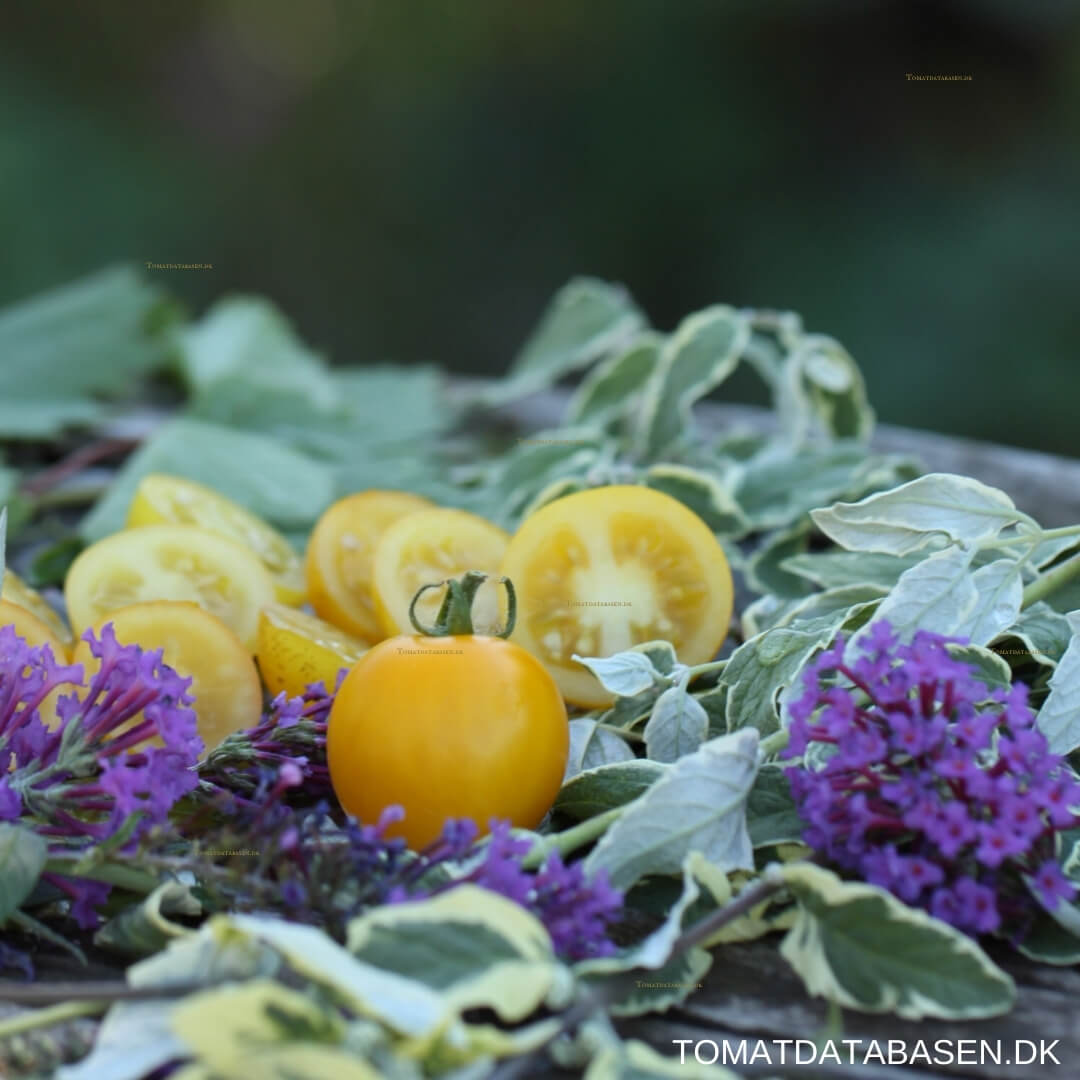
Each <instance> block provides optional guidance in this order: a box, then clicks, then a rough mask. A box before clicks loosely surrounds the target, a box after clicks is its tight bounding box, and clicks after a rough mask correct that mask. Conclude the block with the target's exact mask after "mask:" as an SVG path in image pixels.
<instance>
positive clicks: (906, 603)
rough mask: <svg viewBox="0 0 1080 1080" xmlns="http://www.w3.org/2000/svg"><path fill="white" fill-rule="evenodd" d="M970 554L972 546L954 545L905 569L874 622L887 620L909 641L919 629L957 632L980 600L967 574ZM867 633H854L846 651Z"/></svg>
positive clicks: (853, 647)
mask: <svg viewBox="0 0 1080 1080" xmlns="http://www.w3.org/2000/svg"><path fill="white" fill-rule="evenodd" d="M973 555H974V550H973V549H972V548H965V547H962V546H960V545H954V546H952V547H947V548H945V549H944V550H943V551H937V552H935V553H934V554H933V555H931V556H929V557H928V558H926V559H923V561H922V562H920V563H917V564H916V565H915V566H913V567H912V568H911V569H910V570H905V571H904V573H903V574H901V575H900V580H899V581H898V582H897V583H896V585H895V586H894V587H893V590H892V592H890V593H889V595H888V596H887V597H885V599H884V600H883V601H882V602H881V604H880V605H879V607H878V609H877V612H876V614H875V621H876V620H877V619H887V620H888V621H889V623H890V624H891V625H892V628H893V630H894V631H895V632H896V634H897V635H898V636H899V638H900V640H901V641H910V640H911V639H912V637H913V636H914V635H915V632H916V631H918V630H929V631H933V632H934V633H938V634H945V635H955V634H957V633H958V632H959V631H960V629H961V628H962V627H964V626H965V625H966V624H967V621H968V619H969V618H970V617H971V614H972V612H974V610H975V607H976V604H977V603H978V600H979V594H978V591H977V590H976V588H975V583H974V582H973V581H972V574H971V573H970V568H971V560H972V557H973ZM867 632H868V631H867V629H864V630H862V631H860V632H859V633H857V634H856V635H855V636H854V637H853V638H852V639H851V641H850V642H849V650H854V649H855V647H856V644H857V642H859V641H860V640H861V639H862V637H863V636H864V635H865V634H866V633H867Z"/></svg>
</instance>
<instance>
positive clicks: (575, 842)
mask: <svg viewBox="0 0 1080 1080" xmlns="http://www.w3.org/2000/svg"><path fill="white" fill-rule="evenodd" d="M627 805H629V804H627ZM625 809H626V807H625V806H616V807H613V808H612V809H611V810H606V811H605V812H604V813H602V814H597V815H596V817H591V818H588V819H587V820H585V821H582V822H581V823H580V824H578V825H575V826H574V827H573V828H572V829H566V830H564V831H563V832H561V833H555V834H554V835H553V836H546V837H544V839H543V840H541V841H540V842H539V843H537V844H534V845H533V849H532V851H530V852H529V854H528V855H526V856H525V857H524V858H523V859H522V860H521V865H522V867H523V868H524V869H525V870H538V869H539V868H540V867H541V866H542V865H543V864H544V860H545V859H546V858H547V857H548V856H549V855H550V854H551V853H552V852H553V851H557V852H558V853H559V854H560V855H562V856H566V855H569V854H570V852H572V851H576V850H577V849H578V848H579V847H584V846H585V845H586V844H588V843H591V842H592V841H593V840H596V839H598V838H599V837H601V836H603V834H604V832H605V831H606V830H607V827H608V826H609V825H610V824H611V823H612V822H614V821H616V820H618V818H619V817H620V816H621V814H622V812H623V810H625Z"/></svg>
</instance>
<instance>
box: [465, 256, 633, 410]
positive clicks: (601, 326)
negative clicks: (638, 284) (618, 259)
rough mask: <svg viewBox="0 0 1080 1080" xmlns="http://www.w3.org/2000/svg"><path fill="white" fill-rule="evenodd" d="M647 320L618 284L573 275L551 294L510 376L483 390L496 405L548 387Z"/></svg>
mask: <svg viewBox="0 0 1080 1080" xmlns="http://www.w3.org/2000/svg"><path fill="white" fill-rule="evenodd" d="M644 326H645V319H644V316H643V315H642V314H641V312H640V311H639V310H638V309H637V307H636V306H635V305H634V302H633V301H632V300H631V298H630V294H629V293H628V292H627V291H626V290H625V289H624V288H623V287H622V286H621V285H612V284H610V283H608V282H606V281H599V280H597V279H596V278H588V277H579V278H574V279H573V280H572V281H570V282H569V283H568V284H566V285H564V286H563V287H562V288H561V289H560V290H559V291H558V292H557V293H556V294H555V296H554V297H553V298H552V300H551V303H550V304H549V305H548V307H547V310H546V311H545V312H544V314H543V315H542V316H541V319H540V322H539V324H538V325H537V327H536V329H535V330H533V332H532V334H531V335H530V336H529V339H528V341H526V342H525V345H524V347H523V348H522V350H521V352H520V353H518V355H517V357H516V359H515V360H514V363H513V366H512V367H511V369H510V373H509V375H508V376H507V377H506V378H505V379H502V380H501V381H499V382H498V383H496V384H495V385H493V386H492V387H491V388H490V389H489V390H487V391H486V392H485V393H484V394H483V400H484V401H485V402H486V403H487V404H489V405H500V404H503V403H504V402H507V401H512V400H514V399H516V398H520V397H524V396H525V395H526V394H531V393H533V392H534V391H536V390H541V389H543V388H544V387H545V386H551V385H552V384H553V383H555V382H556V380H558V379H559V378H561V377H562V376H563V375H566V374H567V373H568V372H571V371H575V370H577V369H578V368H581V367H585V366H586V365H587V364H591V363H592V362H593V361H594V360H596V359H598V358H599V357H601V356H603V355H604V354H605V353H607V352H610V351H611V350H613V349H617V348H619V347H621V346H622V345H624V344H625V343H626V342H627V341H629V340H630V339H631V338H632V337H633V336H634V335H635V334H637V333H638V332H639V331H640V330H641V329H642V328H643V327H644Z"/></svg>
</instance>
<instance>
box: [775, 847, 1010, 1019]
mask: <svg viewBox="0 0 1080 1080" xmlns="http://www.w3.org/2000/svg"><path fill="white" fill-rule="evenodd" d="M769 872H770V873H771V874H773V875H775V877H776V878H777V879H778V880H782V881H783V882H784V883H785V884H786V885H787V887H788V889H789V890H790V891H791V892H792V893H793V894H794V895H795V897H796V899H797V900H798V902H799V912H798V915H797V916H796V919H795V924H794V926H792V928H791V930H789V931H788V934H787V936H786V937H785V938H784V941H783V943H782V944H781V946H780V952H781V954H782V955H783V956H784V958H785V959H786V960H787V961H788V963H789V964H791V966H792V967H793V968H794V969H795V971H796V972H797V973H798V974H799V976H800V977H801V978H802V980H803V982H804V984H805V985H806V989H807V991H808V993H810V994H811V995H812V996H814V997H825V998H828V999H829V1000H830V1001H834V1002H836V1003H837V1004H839V1005H842V1006H844V1007H846V1008H851V1009H856V1010H858V1011H860V1012H870V1013H884V1012H891V1013H895V1014H896V1015H898V1016H901V1017H903V1018H905V1019H908V1020H921V1019H923V1018H924V1017H933V1018H938V1019H956V1020H974V1019H977V1018H981V1017H988V1016H1000V1015H1002V1014H1003V1013H1006V1012H1008V1011H1009V1009H1010V1008H1011V1007H1012V1005H1013V1002H1014V1001H1015V1000H1016V987H1015V986H1014V984H1013V981H1012V979H1011V978H1010V977H1009V976H1008V975H1007V974H1006V973H1005V972H1003V971H1001V970H1000V969H999V968H998V967H997V966H996V965H995V964H994V963H993V962H992V961H991V960H990V958H989V957H988V956H987V955H986V954H985V953H984V952H983V951H982V949H980V948H979V946H978V944H977V943H976V942H975V941H973V940H972V939H971V938H970V937H968V936H967V935H966V934H962V933H961V932H960V931H959V930H957V929H955V928H954V927H951V926H949V925H948V924H947V923H944V922H941V921H940V920H938V919H934V918H932V917H931V916H930V915H927V914H926V913H925V912H923V911H921V910H918V909H916V908H911V907H908V906H907V905H906V904H903V903H901V902H900V901H899V900H898V899H896V897H894V896H893V895H892V894H891V893H889V892H886V891H885V890H884V889H880V888H878V887H877V886H875V885H866V884H863V883H861V882H849V881H842V880H841V879H840V878H839V877H837V876H836V874H834V873H833V872H832V871H831V870H826V869H825V868H824V867H820V866H814V865H813V864H812V863H805V862H803V863H787V864H784V865H782V866H780V865H774V866H773V867H771V868H770V871H769Z"/></svg>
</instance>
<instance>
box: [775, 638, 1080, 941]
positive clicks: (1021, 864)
mask: <svg viewBox="0 0 1080 1080" xmlns="http://www.w3.org/2000/svg"><path fill="white" fill-rule="evenodd" d="M957 640H958V639H952V638H946V637H943V636H941V635H939V634H934V633H929V632H925V631H920V632H919V633H917V634H916V635H915V637H914V639H913V641H912V642H911V644H910V645H903V644H900V643H899V641H898V639H897V637H896V635H895V634H894V633H893V631H892V629H891V627H890V626H889V624H888V623H887V622H886V621H884V620H879V621H878V622H876V623H874V624H873V626H871V628H870V630H869V633H868V634H867V636H866V637H865V638H864V639H863V640H862V642H861V643H860V646H861V648H860V651H861V654H862V655H861V656H859V657H857V658H856V659H855V660H854V661H853V662H851V663H850V664H849V663H847V662H845V642H844V640H843V639H842V638H841V639H838V640H837V641H836V643H835V644H834V645H833V647H832V648H830V649H828V650H826V651H825V652H823V653H821V654H820V655H819V656H818V657H817V658H816V659H815V660H814V661H813V662H812V663H811V664H810V665H808V667H807V669H806V673H805V676H804V681H803V692H802V694H801V696H799V697H798V698H797V699H796V700H795V701H794V702H793V703H792V704H791V705H790V714H791V717H792V722H791V728H790V742H789V745H788V747H787V749H786V751H785V754H784V756H785V757H788V758H791V757H799V758H802V761H801V762H800V763H799V764H796V765H792V766H790V767H789V768H788V769H787V770H786V771H787V775H788V778H789V780H790V782H791V790H792V794H793V795H794V798H795V801H796V803H797V805H798V808H799V812H800V814H801V815H802V818H803V820H804V822H806V829H805V832H804V835H803V838H804V840H805V842H806V843H807V844H808V845H809V846H810V847H812V848H814V849H815V850H817V851H818V852H821V853H822V854H823V855H825V856H826V857H827V858H828V859H830V860H831V861H832V862H833V863H835V864H837V865H838V866H840V867H843V868H846V869H849V870H852V871H855V872H857V873H858V874H860V875H861V876H862V877H863V878H864V879H865V880H867V881H869V882H871V883H872V884H875V885H880V886H882V887H883V888H886V889H888V890H889V891H890V892H892V893H894V894H895V895H896V896H898V897H899V898H900V899H901V900H903V901H905V902H906V903H908V904H912V905H916V906H918V907H922V908H924V909H926V910H927V911H929V912H930V913H931V914H933V915H935V916H936V917H938V918H940V919H943V920H944V921H946V922H948V923H951V924H952V925H953V926H956V927H958V928H960V929H962V930H964V931H966V932H967V933H970V934H973V935H974V934H980V933H989V932H994V931H1003V932H1004V931H1007V932H1008V933H1009V934H1011V935H1012V936H1013V937H1014V939H1019V938H1022V937H1023V936H1024V934H1025V933H1026V932H1027V929H1028V927H1029V926H1030V925H1031V921H1032V919H1033V917H1034V915H1035V914H1036V913H1037V905H1036V904H1035V902H1034V900H1033V898H1032V892H1034V893H1035V894H1036V895H1037V897H1038V899H1039V902H1041V904H1042V905H1043V906H1045V907H1047V908H1049V909H1051V910H1052V909H1053V908H1054V907H1055V906H1056V905H1057V904H1059V903H1061V902H1062V901H1071V900H1072V899H1074V897H1075V896H1076V887H1075V886H1074V885H1073V883H1072V882H1071V881H1070V880H1069V879H1068V878H1067V877H1066V875H1065V874H1064V873H1063V872H1062V870H1061V867H1060V866H1059V864H1058V861H1057V859H1056V857H1055V854H1056V837H1057V833H1058V832H1059V831H1061V830H1063V829H1066V828H1073V827H1076V826H1077V825H1080V817H1077V815H1076V813H1074V808H1076V807H1080V782H1078V781H1077V778H1076V777H1075V776H1074V774H1073V773H1072V771H1071V769H1070V768H1069V766H1068V764H1067V763H1066V761H1065V760H1064V759H1063V758H1062V757H1060V756H1059V755H1057V754H1054V753H1051V752H1050V750H1049V746H1048V744H1047V741H1046V738H1045V736H1044V735H1043V734H1042V732H1040V731H1039V730H1038V728H1037V727H1036V726H1035V714H1034V713H1033V712H1032V710H1031V709H1030V707H1029V706H1028V703H1027V699H1028V690H1027V687H1026V686H1024V685H1023V684H1022V683H1016V684H1015V685H1013V686H1012V687H1011V688H1010V689H1008V690H1004V689H990V688H989V687H987V686H986V685H984V684H983V683H982V682H981V681H980V680H979V678H978V676H977V674H976V673H975V670H974V669H973V668H971V667H970V666H969V665H967V664H965V663H963V662H962V661H961V660H959V659H957V658H955V657H954V656H952V655H951V654H950V653H949V651H948V649H947V647H946V646H947V644H949V643H950V642H954V641H957ZM1025 882H1027V883H1028V884H1025Z"/></svg>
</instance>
